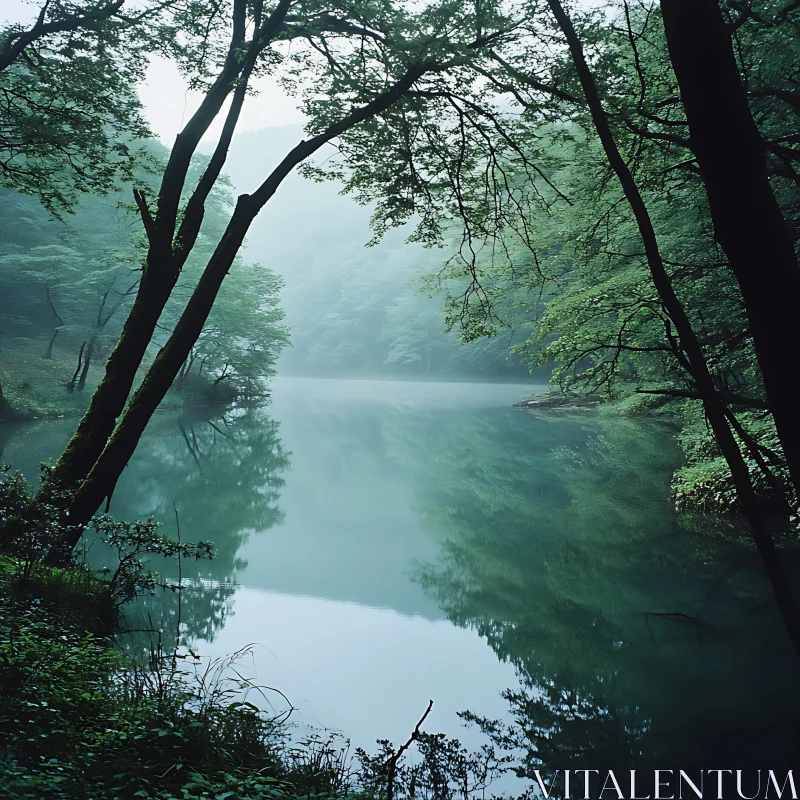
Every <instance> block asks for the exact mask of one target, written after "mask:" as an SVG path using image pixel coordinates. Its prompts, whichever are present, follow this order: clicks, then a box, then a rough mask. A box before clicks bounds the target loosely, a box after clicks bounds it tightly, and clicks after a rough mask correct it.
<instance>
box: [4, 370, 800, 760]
mask: <svg viewBox="0 0 800 800" xmlns="http://www.w3.org/2000/svg"><path fill="white" fill-rule="evenodd" d="M531 388H532V387H520V386H511V385H480V384H428V383H390V382H374V381H313V380H294V379H282V380H279V381H277V382H276V384H275V387H274V397H273V400H272V402H271V404H270V406H269V407H268V408H266V409H262V410H248V411H239V412H235V413H232V414H229V415H227V416H226V417H214V418H211V419H208V418H207V417H203V416H197V417H195V418H194V419H191V418H184V419H182V420H178V419H177V418H176V417H175V416H172V415H168V414H164V415H161V416H159V417H158V418H157V419H156V420H154V422H153V424H152V426H151V430H150V431H149V433H148V437H147V440H146V441H145V442H144V443H143V445H142V447H141V448H140V451H139V452H138V453H137V455H136V457H135V459H134V461H133V462H132V463H131V465H130V466H129V468H128V470H127V472H126V474H125V476H124V479H123V480H122V481H121V482H120V485H119V487H118V489H117V493H116V494H115V497H114V503H113V505H112V511H113V513H115V514H117V515H119V516H120V517H123V518H128V519H130V518H135V517H138V518H143V517H146V516H148V515H150V514H152V515H154V516H156V517H159V518H161V519H162V520H164V521H165V526H166V529H167V530H168V531H170V530H172V531H174V529H175V516H174V511H173V508H172V506H173V503H174V504H175V507H176V508H177V510H178V514H179V518H180V525H181V531H182V535H183V536H184V538H188V537H192V538H195V539H211V540H213V541H214V542H215V543H216V545H217V551H218V555H217V558H216V559H215V560H214V561H213V562H210V563H206V562H203V563H200V564H197V565H189V564H187V565H185V568H184V575H189V577H191V578H194V579H196V580H197V585H196V586H195V588H193V589H192V590H191V591H189V592H187V593H185V596H184V598H183V602H182V608H181V617H182V621H183V624H184V626H185V632H186V635H187V637H188V638H189V639H191V640H192V641H193V642H194V643H195V645H196V647H197V649H198V650H199V651H200V652H201V653H202V654H204V655H207V656H218V655H224V654H227V653H231V652H233V651H236V650H238V649H240V648H242V647H244V646H245V645H248V644H253V645H254V647H253V649H252V653H251V655H250V656H249V658H248V659H246V660H245V661H244V663H243V669H244V670H245V672H247V673H248V674H249V675H251V676H254V677H255V678H256V679H257V681H258V682H259V683H263V684H265V685H269V686H273V687H277V688H279V689H280V690H281V691H282V692H283V693H285V694H286V695H287V696H288V697H289V699H290V700H291V702H292V704H293V705H294V706H295V707H296V708H297V712H296V714H295V716H294V719H295V721H297V722H300V723H308V724H312V725H319V726H325V727H328V728H334V729H340V730H342V731H344V732H345V733H346V734H347V735H348V736H349V737H350V738H351V739H352V741H353V743H354V744H356V745H361V746H365V747H368V748H369V746H370V744H371V743H372V742H373V741H374V740H375V739H376V738H389V739H391V740H393V741H395V742H398V741H400V740H405V739H406V738H407V736H408V733H409V732H410V730H411V729H412V728H413V726H414V723H415V722H416V720H417V719H418V718H419V716H420V715H421V713H422V711H424V709H425V707H426V705H427V702H428V699H433V700H434V711H433V713H432V714H431V716H430V717H429V719H428V722H427V724H426V728H427V729H428V730H431V731H433V730H438V731H442V732H444V733H447V734H450V735H454V736H457V737H459V738H460V739H461V740H462V741H463V742H465V743H467V744H469V745H470V746H477V745H479V744H481V743H482V742H483V741H484V739H483V737H482V734H480V732H479V731H477V730H475V729H474V728H470V729H467V728H465V727H464V726H463V724H462V723H461V721H460V719H459V718H458V717H457V716H456V712H458V711H462V710H466V709H469V710H471V711H474V712H475V713H476V714H478V715H481V716H487V717H490V718H497V719H500V720H505V721H510V720H511V719H512V713H515V714H516V715H517V717H518V719H519V720H520V721H521V722H522V724H523V725H525V726H526V728H527V729H528V730H530V731H533V732H534V734H536V733H537V732H539V733H541V732H542V731H546V732H547V736H546V737H545V742H544V744H541V743H540V746H541V750H540V752H541V753H542V755H543V757H546V758H549V759H550V760H551V762H552V761H556V762H557V765H558V766H562V767H563V766H571V767H576V766H579V764H578V761H582V763H583V766H586V765H587V763H588V766H591V767H597V766H598V765H599V766H602V767H603V768H608V767H609V766H612V765H615V764H617V765H623V764H625V765H630V764H636V765H638V766H640V765H642V764H644V763H652V764H654V765H655V766H658V767H666V766H681V767H687V766H691V765H700V766H703V767H705V768H710V767H716V766H726V767H727V766H730V765H733V766H735V767H744V766H746V765H748V764H751V763H756V762H758V763H762V762H766V764H765V765H767V766H770V767H775V766H779V765H781V764H782V763H784V761H785V759H787V758H788V757H789V754H790V753H791V752H792V750H793V748H794V747H795V746H796V743H797V739H798V733H799V732H800V724H798V720H800V708H798V701H797V691H796V686H797V680H798V677H799V676H798V670H797V668H796V666H795V663H794V662H795V659H794V657H793V656H792V654H791V652H790V650H789V647H788V645H787V642H786V637H785V634H784V632H783V630H782V629H781V626H780V622H779V620H778V617H777V614H776V613H775V611H774V609H773V606H772V604H771V602H770V595H769V591H768V587H767V584H766V581H765V579H764V577H763V575H762V573H761V571H760V569H759V566H758V563H757V560H756V559H755V557H754V554H753V552H752V551H751V549H750V548H749V547H748V546H747V545H746V544H742V543H738V544H737V543H736V542H734V541H732V540H731V537H730V535H727V536H726V535H723V534H724V531H723V530H722V526H719V525H718V526H709V525H708V523H707V522H706V523H700V522H697V521H690V520H679V519H678V518H677V517H676V515H675V513H674V511H673V510H672V508H671V505H670V503H669V499H668V498H669V477H670V473H671V470H672V468H673V467H674V465H675V464H676V463H677V460H678V458H679V453H678V452H677V448H676V446H675V444H674V442H673V440H672V438H671V433H670V431H669V430H668V429H666V428H664V427H662V426H657V425H655V424H652V423H643V422H634V421H630V420H614V419H605V418H603V417H598V416H591V415H590V416H585V417H572V418H568V419H567V418H561V419H551V420H546V419H540V418H537V417H535V416H533V415H531V414H527V413H524V412H522V411H519V410H517V409H514V408H512V407H511V404H512V403H514V402H515V401H517V400H519V399H521V398H522V397H524V396H525V395H526V394H528V393H530V391H531ZM72 427H73V423H70V422H56V423H53V422H49V423H40V424H35V425H28V426H24V427H20V428H16V429H12V428H8V427H7V428H5V429H4V430H3V434H4V435H3V439H5V440H6V442H5V450H4V453H3V458H2V460H3V461H6V462H10V463H12V464H13V465H14V466H16V467H18V468H21V469H23V470H24V471H25V472H26V473H27V474H28V475H29V476H34V475H35V473H36V464H37V463H38V461H39V460H41V459H43V458H47V457H50V456H52V455H53V454H55V453H57V451H58V449H59V447H60V446H62V445H63V443H64V441H65V440H66V438H67V437H68V436H69V434H70V432H71V430H72ZM1 441H2V439H0V442H1ZM172 597H174V596H172ZM175 610H176V608H175V604H174V600H173V599H168V600H167V601H166V602H165V603H163V604H162V605H160V606H158V607H156V608H151V609H150V613H151V614H152V615H153V616H154V618H156V619H159V620H160V622H158V623H157V624H160V625H163V626H164V627H165V628H167V629H170V628H171V627H172V625H173V624H174V619H175V617H174V614H175ZM503 690H511V692H512V695H511V696H510V701H511V705H510V704H509V700H508V699H504V698H503V697H502V696H501V692H502V691H503ZM269 696H270V699H272V700H274V701H275V704H276V706H277V707H278V708H280V707H282V702H283V701H281V699H280V698H279V697H278V696H277V695H269ZM535 738H536V735H534V739H535Z"/></svg>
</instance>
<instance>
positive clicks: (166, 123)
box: [0, 0, 303, 145]
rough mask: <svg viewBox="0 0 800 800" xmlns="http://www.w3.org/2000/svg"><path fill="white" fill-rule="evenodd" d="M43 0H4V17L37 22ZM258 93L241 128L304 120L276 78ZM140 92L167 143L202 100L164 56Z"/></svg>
mask: <svg viewBox="0 0 800 800" xmlns="http://www.w3.org/2000/svg"><path fill="white" fill-rule="evenodd" d="M38 7H40V3H39V2H26V0H0V21H3V22H21V23H27V22H33V20H35V18H36V11H37V8H38ZM255 88H256V89H257V90H258V92H259V93H258V96H257V97H248V98H247V100H246V101H245V105H244V108H243V109H242V114H241V117H240V118H239V125H238V126H237V130H238V131H249V130H256V129H258V128H264V127H271V126H275V125H288V124H290V123H297V122H302V121H303V116H302V114H301V113H300V111H299V110H298V109H297V105H296V101H295V100H294V99H293V98H291V97H287V96H286V95H285V94H284V93H283V91H282V90H281V88H280V87H279V86H278V85H277V83H276V82H275V81H272V80H270V79H268V78H262V79H260V80H258V81H256V82H255ZM139 94H140V96H141V98H142V103H143V104H144V108H145V113H146V115H147V119H148V121H149V122H150V126H151V128H152V130H153V132H154V133H155V134H156V136H158V137H159V138H160V139H161V140H162V141H163V142H164V143H165V144H167V145H171V144H172V142H173V140H174V139H175V135H176V134H177V133H178V131H179V130H180V128H181V125H182V124H183V122H185V121H186V120H187V119H188V118H189V117H190V116H191V114H192V112H193V111H194V110H195V109H196V108H197V106H198V105H199V104H200V100H201V95H200V94H198V93H197V92H189V91H187V88H186V82H185V81H184V80H183V79H182V78H181V76H180V75H179V74H178V70H177V69H176V68H175V67H174V66H173V65H172V64H171V63H170V62H169V61H166V60H164V59H161V58H153V59H152V60H151V63H150V67H149V69H148V70H147V81H146V83H145V84H144V85H143V86H142V87H141V88H140V91H139ZM224 112H225V109H223V112H222V113H221V114H220V115H219V117H218V118H217V120H216V122H215V123H214V124H213V125H212V126H211V128H210V129H209V131H208V133H207V134H206V137H205V138H206V139H216V138H217V136H218V135H219V129H220V128H221V126H222V120H223V119H224Z"/></svg>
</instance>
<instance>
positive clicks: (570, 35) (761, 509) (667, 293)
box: [547, 0, 800, 656]
mask: <svg viewBox="0 0 800 800" xmlns="http://www.w3.org/2000/svg"><path fill="white" fill-rule="evenodd" d="M547 2H548V5H549V6H550V9H551V11H552V12H553V16H554V17H555V18H556V21H557V22H558V25H559V27H560V28H561V30H562V32H563V33H564V36H565V38H566V40H567V44H568V45H569V49H570V54H571V55H572V59H573V61H574V63H575V68H576V71H577V73H578V78H579V80H580V83H581V87H582V88H583V91H584V94H585V95H586V102H587V105H588V106H589V110H590V113H591V116H592V122H593V123H594V126H595V129H596V130H597V134H598V136H599V138H600V141H601V143H602V145H603V149H604V151H605V153H606V157H607V158H608V162H609V164H610V166H611V168H612V169H613V171H614V173H615V174H616V176H617V179H618V180H619V182H620V184H621V186H622V190H623V192H624V194H625V198H626V200H627V201H628V204H629V205H630V207H631V211H632V212H633V215H634V218H635V220H636V225H637V227H638V230H639V234H640V236H641V238H642V243H643V245H644V250H645V254H646V258H647V264H648V267H649V269H650V275H651V277H652V280H653V284H654V286H655V288H656V291H657V292H658V295H659V297H660V299H661V302H662V304H663V307H664V310H665V311H666V313H667V315H668V317H669V319H670V320H671V322H672V324H674V326H675V330H676V332H677V342H676V347H675V355H676V357H677V358H678V360H679V361H680V362H681V364H682V366H683V367H684V369H686V371H687V372H688V373H689V375H690V377H691V378H692V380H693V381H694V383H695V386H696V387H697V391H698V394H699V395H700V397H701V399H702V403H703V409H704V411H705V414H706V419H707V420H708V423H709V425H710V427H711V430H712V432H713V434H714V438H715V440H716V442H717V444H718V446H719V448H720V450H721V452H722V454H723V456H724V458H725V460H726V461H727V463H728V466H729V468H730V470H731V475H732V476H733V481H734V485H735V487H736V493H737V495H738V497H739V502H740V504H741V507H742V511H743V513H744V515H745V517H746V518H747V520H748V522H749V524H750V530H751V533H752V536H753V541H754V542H755V545H756V548H757V549H758V552H759V554H760V556H761V559H762V562H763V564H764V566H765V568H766V571H767V575H768V577H769V580H770V583H771V585H772V589H773V593H774V595H775V599H776V602H777V605H778V609H779V611H780V613H781V616H782V618H783V622H784V625H785V627H786V630H787V632H788V634H789V638H790V640H791V643H792V646H793V647H794V649H795V652H796V653H797V655H798V656H800V610H798V607H797V605H796V603H795V601H794V597H793V595H792V591H791V584H790V582H789V579H788V577H787V575H786V573H785V572H784V570H783V566H782V564H781V562H780V559H779V557H778V554H777V551H776V549H775V543H774V541H773V539H772V536H771V534H770V532H769V527H768V522H767V509H766V507H765V505H764V503H763V502H762V500H761V498H759V497H758V496H757V494H756V492H755V490H754V487H753V483H752V481H751V479H750V473H749V470H748V468H747V462H746V461H745V459H744V457H743V456H742V453H741V450H740V449H739V444H738V443H737V441H736V439H735V437H734V435H733V432H732V431H731V428H730V427H729V425H728V420H727V417H726V415H727V411H728V410H727V407H726V405H725V403H724V402H723V400H722V399H721V397H720V395H719V394H718V392H717V390H716V387H715V385H714V380H713V378H712V375H711V373H710V371H709V368H708V363H707V362H706V358H705V355H704V353H703V349H702V347H701V345H700V342H699V340H698V339H697V336H696V335H695V332H694V329H693V327H692V324H691V320H690V319H689V317H688V316H687V314H686V311H685V309H684V307H683V305H682V303H681V301H680V299H679V298H678V296H677V295H676V294H675V290H674V288H673V286H672V281H671V279H670V276H669V273H668V272H667V270H666V269H665V267H664V262H663V260H662V258H661V251H660V249H659V246H658V239H657V237H656V233H655V229H654V228H653V223H652V220H651V219H650V214H649V212H648V210H647V206H646V204H645V202H644V199H643V197H642V195H641V193H640V192H639V187H638V185H637V184H636V180H635V178H634V177H633V174H632V173H631V171H630V169H629V168H628V165H627V163H626V162H625V159H624V158H623V156H622V154H621V153H620V151H619V148H618V147H617V143H616V140H615V139H614V135H613V132H612V130H611V126H610V125H609V121H608V116H607V115H606V112H605V108H604V107H603V103H602V100H601V99H600V94H599V92H598V90H597V84H596V83H595V79H594V76H593V74H592V72H591V69H590V68H589V65H588V63H587V61H586V57H585V56H584V53H583V47H582V45H581V41H580V38H579V37H578V34H577V33H576V31H575V28H574V27H573V25H572V21H571V20H570V18H569V16H568V15H567V13H566V12H565V11H564V8H563V6H562V5H561V3H560V2H559V0H547ZM692 2H695V0H692ZM667 335H668V337H669V338H670V339H672V335H671V332H670V331H669V330H668V331H667Z"/></svg>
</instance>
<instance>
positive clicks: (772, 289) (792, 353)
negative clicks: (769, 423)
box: [661, 0, 800, 495]
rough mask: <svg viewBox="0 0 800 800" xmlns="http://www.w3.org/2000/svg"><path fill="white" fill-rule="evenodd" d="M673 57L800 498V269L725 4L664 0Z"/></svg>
mask: <svg viewBox="0 0 800 800" xmlns="http://www.w3.org/2000/svg"><path fill="white" fill-rule="evenodd" d="M661 10H662V14H663V17H664V29H665V32H666V37H667V44H668V47H669V53H670V58H671V60H672V65H673V68H674V70H675V75H676V77H677V79H678V85H679V87H680V92H681V98H682V100H683V105H684V108H685V110H686V119H687V121H688V123H689V133H690V146H691V148H692V150H693V152H694V154H695V156H696V157H697V164H698V167H699V169H700V175H701V177H702V179H703V182H704V183H705V187H706V192H707V193H708V202H709V206H710V209H711V218H712V220H713V223H714V233H715V235H716V238H717V241H718V242H719V244H720V246H721V247H722V249H723V250H724V251H725V254H726V255H727V257H728V260H729V262H730V266H731V269H732V271H733V273H734V275H735V276H736V279H737V281H738V282H739V287H740V288H741V292H742V298H743V300H744V304H745V307H746V311H747V317H748V320H749V323H750V330H751V331H752V335H753V344H754V346H755V350H756V355H757V357H758V363H759V366H760V367H761V374H762V376H763V380H764V389H765V391H766V395H767V399H768V401H769V406H770V410H771V411H772V415H773V417H774V419H775V425H776V427H777V430H778V436H779V437H780V441H781V444H782V445H783V451H784V455H785V457H786V462H787V465H788V467H789V472H790V475H791V479H792V483H793V484H794V487H795V490H796V491H797V492H798V495H800V414H798V413H797V405H798V390H799V389H800V381H798V378H797V366H798V365H799V364H800V314H798V312H797V305H798V301H800V267H798V260H797V254H796V253H795V249H794V243H793V240H792V233H791V231H790V229H789V226H788V225H787V224H786V221H785V220H784V218H783V215H782V213H781V210H780V207H779V205H778V202H777V200H776V198H775V194H774V193H773V191H772V187H771V186H770V183H769V177H768V172H767V161H766V147H765V144H764V141H763V140H762V138H761V135H760V134H759V131H758V128H757V127H756V124H755V122H754V120H753V117H752V115H751V114H750V109H749V107H748V104H747V97H746V95H745V91H744V87H743V86H742V82H741V78H740V75H739V69H738V66H737V64H736V58H735V56H734V52H733V46H732V43H731V37H730V35H729V33H728V31H727V30H726V27H725V20H724V18H723V16H722V13H721V11H720V8H719V5H718V3H717V1H716V0H661Z"/></svg>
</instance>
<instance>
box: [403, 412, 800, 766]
mask: <svg viewBox="0 0 800 800" xmlns="http://www.w3.org/2000/svg"><path fill="white" fill-rule="evenodd" d="M515 424H517V423H515ZM518 424H520V425H521V426H523V427H524V426H525V425H526V423H518ZM527 427H528V428H530V429H535V428H536V423H532V424H530V425H527ZM580 427H581V428H582V430H583V432H584V434H585V438H584V439H583V440H582V441H580V440H576V438H574V437H576V436H577V434H576V431H575V430H572V432H571V435H572V436H573V439H572V441H571V442H570V443H569V444H567V445H564V444H557V443H556V441H560V442H563V441H564V438H565V436H566V435H570V434H568V433H567V431H566V430H564V429H565V428H567V429H569V428H570V423H566V422H564V423H551V424H550V427H549V428H548V429H547V430H545V429H541V430H537V432H536V434H535V439H536V442H538V443H539V446H538V447H536V446H532V445H533V444H534V443H533V442H532V441H531V437H530V436H529V435H528V436H526V435H525V434H524V433H523V432H522V430H520V431H518V435H516V436H509V437H505V438H504V439H503V442H502V445H500V444H499V443H498V442H497V439H496V437H494V436H492V435H491V433H490V432H488V431H483V430H482V428H481V426H473V427H472V429H471V430H469V431H463V432H462V433H463V435H464V436H465V437H467V438H466V439H465V440H464V441H463V442H462V446H461V447H458V446H456V445H455V443H451V450H452V452H453V453H454V454H455V453H459V454H461V456H462V458H460V459H459V460H458V461H457V463H453V462H452V460H451V459H443V460H442V463H443V464H445V465H447V464H452V466H451V467H447V466H445V468H444V469H443V471H442V472H440V474H439V478H438V480H437V481H436V482H435V483H430V484H429V485H428V490H427V493H426V504H425V506H426V508H427V509H428V511H427V513H428V515H429V517H430V518H431V519H434V520H436V524H437V525H438V526H440V527H441V528H443V529H447V530H448V539H447V542H446V544H445V545H444V548H443V557H442V559H441V561H439V562H438V563H436V562H434V563H427V564H424V565H421V566H420V568H419V570H418V571H417V573H416V579H417V580H418V581H419V582H420V583H421V585H422V586H423V587H424V588H425V590H426V591H427V592H429V593H430V594H431V595H432V596H434V597H435V598H436V599H437V602H438V603H439V604H440V606H441V607H442V608H443V609H444V610H445V611H446V612H447V615H448V618H449V619H451V620H452V621H453V622H454V623H455V624H456V625H459V626H461V627H466V628H472V629H474V630H476V631H477V632H479V633H480V634H481V635H482V636H485V637H486V638H487V640H488V641H489V643H490V644H491V646H492V648H493V649H494V650H495V652H496V653H497V655H498V657H499V658H501V659H503V660H507V661H509V662H511V663H513V664H514V666H515V668H516V670H517V674H518V676H519V679H520V683H521V685H522V688H521V689H511V690H509V691H508V692H507V693H506V696H507V700H508V702H509V710H510V713H511V715H512V717H513V718H514V720H515V724H513V725H512V726H511V727H507V726H500V729H498V728H497V727H496V726H493V725H491V724H488V723H487V722H484V727H485V728H486V729H487V730H493V731H495V738H496V739H497V741H498V742H500V743H502V742H503V741H505V743H507V744H514V745H515V746H516V747H517V748H518V749H520V750H521V752H523V753H524V760H525V762H526V763H527V765H528V767H529V768H533V767H537V766H542V765H544V766H550V767H552V766H559V767H564V766H569V767H572V768H577V767H583V768H587V767H588V768H597V767H598V766H601V767H602V768H603V769H608V768H619V769H623V768H629V767H634V766H644V765H647V764H650V765H654V766H657V767H671V766H674V767H688V766H692V765H697V766H704V767H708V765H710V764H714V765H715V766H716V765H719V764H720V763H724V764H725V765H726V766H727V765H734V766H736V767H744V766H748V765H759V766H769V767H775V766H776V765H781V764H789V763H790V760H791V758H792V757H793V751H794V748H795V746H796V743H797V735H798V732H799V731H800V726H798V720H800V713H799V712H800V705H799V704H798V699H797V692H796V680H797V674H798V673H797V668H796V664H795V658H794V656H793V653H792V652H791V649H790V648H789V646H788V642H787V639H786V635H785V632H784V631H783V629H782V626H781V622H780V619H779V617H778V615H777V612H776V611H775V609H774V608H773V604H772V602H771V595H770V591H769V587H768V584H767V582H766V580H765V578H764V576H763V575H762V573H761V569H760V564H759V562H758V559H757V557H756V555H755V553H754V551H753V550H752V549H751V548H750V547H749V546H747V545H746V544H744V543H742V542H739V541H736V540H735V539H733V538H731V537H720V536H719V524H718V523H716V524H708V523H707V525H706V526H705V528H703V527H702V526H698V525H697V523H696V522H695V523H694V524H692V525H691V526H690V527H691V530H686V529H685V527H683V526H682V525H681V520H680V519H679V518H677V516H676V515H675V514H674V513H673V512H672V510H671V509H670V507H669V505H668V504H667V502H666V497H665V493H666V491H667V489H668V486H667V480H666V479H667V477H668V475H669V472H670V469H671V467H672V465H673V464H674V463H675V462H674V459H675V453H674V452H671V451H670V447H669V446H668V444H667V441H668V440H666V441H665V438H666V437H665V435H664V434H665V432H664V431H663V429H659V427H658V426H653V425H648V424H645V423H642V422H635V423H634V422H629V421H625V420H608V419H603V418H602V417H601V418H594V419H593V420H592V421H590V422H587V423H584V424H583V425H581V426H580ZM459 435H461V433H460V434H459ZM578 439H579V437H578ZM467 441H468V442H469V446H470V448H474V452H475V453H476V454H478V453H483V454H486V453H491V452H492V451H493V450H494V449H496V448H498V447H502V450H503V455H502V463H503V464H504V465H505V466H504V468H503V469H502V470H491V469H486V468H485V466H483V465H482V464H481V463H480V460H479V459H477V458H476V459H474V460H472V461H468V462H466V463H465V462H464V460H463V457H464V455H465V454H466V453H467V451H468V449H469V448H467V447H466V443H467ZM548 443H549V444H548ZM441 445H442V446H444V442H443V441H442V442H441ZM498 458H499V456H498ZM488 463H489V464H497V460H496V459H495V458H489V459H488ZM793 560H796V559H793ZM795 571H796V570H795ZM478 716H480V715H478Z"/></svg>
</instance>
